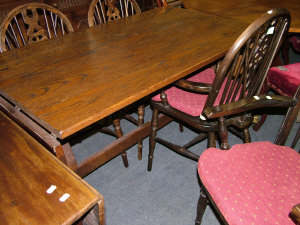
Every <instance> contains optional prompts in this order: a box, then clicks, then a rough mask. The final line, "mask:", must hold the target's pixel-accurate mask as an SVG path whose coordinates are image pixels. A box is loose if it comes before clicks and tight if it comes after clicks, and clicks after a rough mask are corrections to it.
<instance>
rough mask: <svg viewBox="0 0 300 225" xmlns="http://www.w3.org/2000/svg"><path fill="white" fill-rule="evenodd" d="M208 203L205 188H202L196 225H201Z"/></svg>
mask: <svg viewBox="0 0 300 225" xmlns="http://www.w3.org/2000/svg"><path fill="white" fill-rule="evenodd" d="M207 203H208V202H207V197H206V194H205V192H204V190H203V188H201V190H200V197H199V200H198V206H197V218H196V220H195V225H200V224H201V222H202V217H203V215H204V212H205V209H206V206H207Z"/></svg>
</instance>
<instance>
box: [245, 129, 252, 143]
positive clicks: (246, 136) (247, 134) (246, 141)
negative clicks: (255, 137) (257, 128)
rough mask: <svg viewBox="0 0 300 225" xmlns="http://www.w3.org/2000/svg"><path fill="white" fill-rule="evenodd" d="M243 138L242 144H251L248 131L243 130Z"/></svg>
mask: <svg viewBox="0 0 300 225" xmlns="http://www.w3.org/2000/svg"><path fill="white" fill-rule="evenodd" d="M243 136H244V140H243V142H244V143H250V142H251V137H250V133H249V129H248V128H245V129H243Z"/></svg>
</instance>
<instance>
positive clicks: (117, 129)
mask: <svg viewBox="0 0 300 225" xmlns="http://www.w3.org/2000/svg"><path fill="white" fill-rule="evenodd" d="M113 126H114V129H115V132H116V137H117V139H118V138H120V137H122V136H123V131H122V129H121V125H120V119H119V118H115V119H114V120H113ZM121 156H122V159H123V163H124V166H125V167H128V159H127V154H126V151H124V152H122V153H121Z"/></svg>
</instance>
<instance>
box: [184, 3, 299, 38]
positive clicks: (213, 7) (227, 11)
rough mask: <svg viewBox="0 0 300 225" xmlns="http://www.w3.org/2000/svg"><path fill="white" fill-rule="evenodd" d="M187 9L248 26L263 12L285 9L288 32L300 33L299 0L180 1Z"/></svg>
mask: <svg viewBox="0 0 300 225" xmlns="http://www.w3.org/2000/svg"><path fill="white" fill-rule="evenodd" d="M182 4H183V6H184V7H185V8H187V9H194V10H197V11H199V12H206V13H211V14H213V15H217V16H222V17H225V18H231V19H236V20H239V21H242V22H244V23H247V24H250V23H252V22H253V21H254V20H255V19H256V18H258V17H259V16H260V15H261V14H263V13H264V12H266V11H268V10H270V9H274V8H286V9H288V10H289V11H290V13H291V26H290V30H289V31H290V32H297V33H300V1H299V0H242V1H240V0H231V1H224V0H214V1H210V0H182Z"/></svg>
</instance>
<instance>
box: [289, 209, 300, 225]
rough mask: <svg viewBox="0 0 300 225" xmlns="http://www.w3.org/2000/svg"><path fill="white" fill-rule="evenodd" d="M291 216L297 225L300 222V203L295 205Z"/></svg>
mask: <svg viewBox="0 0 300 225" xmlns="http://www.w3.org/2000/svg"><path fill="white" fill-rule="evenodd" d="M291 216H292V218H293V219H294V220H295V223H296V224H297V225H299V224H300V204H298V205H295V206H294V207H293V209H292V211H291Z"/></svg>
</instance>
